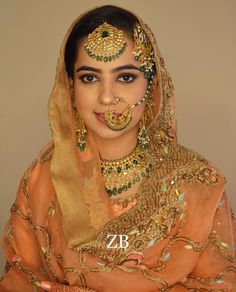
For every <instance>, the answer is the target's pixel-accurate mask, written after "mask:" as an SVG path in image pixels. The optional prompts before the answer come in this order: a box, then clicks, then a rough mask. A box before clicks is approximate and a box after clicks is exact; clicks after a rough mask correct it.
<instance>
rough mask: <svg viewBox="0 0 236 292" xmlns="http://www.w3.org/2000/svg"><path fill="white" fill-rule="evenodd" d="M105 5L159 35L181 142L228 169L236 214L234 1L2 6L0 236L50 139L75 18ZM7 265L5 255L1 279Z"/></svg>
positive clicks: (35, 0) (45, 0)
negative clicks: (60, 68) (64, 47)
mask: <svg viewBox="0 0 236 292" xmlns="http://www.w3.org/2000/svg"><path fill="white" fill-rule="evenodd" d="M103 4H115V5H118V6H122V7H124V8H128V9H130V10H132V11H134V12H135V13H137V14H138V15H140V16H141V17H142V18H143V19H144V20H145V22H147V23H148V24H149V25H150V26H151V27H152V28H153V31H154V32H155V34H156V36H157V41H158V44H159V47H160V49H161V52H162V55H163V56H164V58H165V60H166V63H167V67H168V69H169V72H170V74H171V76H172V78H173V82H174V85H175V92H176V106H177V120H178V132H179V141H180V143H181V144H183V145H185V146H187V147H189V148H192V149H194V150H196V151H197V152H200V153H201V154H203V155H204V156H206V157H207V158H208V159H209V160H210V161H211V162H213V163H214V164H216V165H217V166H218V167H219V168H220V169H221V170H222V172H223V173H224V174H225V176H226V177H227V179H228V183H227V191H228V194H229V197H230V201H231V205H232V207H233V210H236V199H235V197H234V191H235V189H236V180H235V169H236V168H235V167H236V155H235V145H236V131H235V125H236V115H235V110H236V100H235V98H236V95H235V85H236V1H235V0H231V1H230V0H191V1H190V0H172V1H170V0H152V1H148V0H134V1H122V0H117V1H109V2H108V1H95V0H94V1H93V0H90V1H88V0H86V1H85V0H84V1H79V0H69V1H68V0H50V1H49V0H40V1H39V0H20V1H18V0H9V1H8V0H0V32H1V46H0V50H1V52H0V58H1V66H0V70H1V71H0V76H1V84H0V98H1V99H0V131H1V132H0V139H1V152H0V154H1V156H0V159H1V162H0V165H1V175H0V178H1V183H0V187H1V190H0V202H1V203H0V232H2V228H3V226H4V225H5V223H6V220H7V219H8V217H9V208H10V206H11V204H12V203H13V200H14V198H15V194H16V189H17V185H18V182H19V179H20V177H21V176H22V174H23V172H24V170H25V169H26V167H27V166H28V165H29V164H30V162H31V161H32V160H33V159H34V158H35V157H36V155H37V154H38V152H39V150H40V148H41V147H42V146H43V145H44V144H45V143H47V142H48V141H49V139H50V131H49V126H48V118H47V101H48V96H49V94H50V91H51V89H52V85H53V81H54V75H55V67H56V61H57V57H58V54H59V47H60V43H61V41H62V38H63V37H64V34H65V33H66V30H67V29H68V27H69V25H70V23H71V22H72V21H73V19H74V18H75V17H76V16H77V15H79V14H80V13H81V12H83V11H84V10H87V9H89V8H92V7H94V6H96V5H103ZM3 263H4V260H3V256H2V254H0V274H1V270H2V267H3Z"/></svg>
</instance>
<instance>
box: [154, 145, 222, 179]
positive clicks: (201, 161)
mask: <svg viewBox="0 0 236 292" xmlns="http://www.w3.org/2000/svg"><path fill="white" fill-rule="evenodd" d="M154 156H155V160H156V162H157V165H158V166H159V169H161V170H162V172H163V175H164V176H168V177H173V176H175V178H176V179H177V180H179V181H182V182H190V183H192V182H193V181H195V182H199V183H201V184H203V185H217V184H220V185H224V184H225V182H226V179H225V177H224V175H223V174H222V172H221V171H220V169H219V168H218V167H217V166H216V165H215V164H214V163H212V162H210V161H209V160H208V159H207V158H206V157H204V156H203V155H202V154H200V153H198V152H196V151H194V150H192V149H190V148H187V147H185V146H183V145H181V144H179V143H177V142H165V143H162V144H161V147H160V145H159V147H157V148H156V153H154Z"/></svg>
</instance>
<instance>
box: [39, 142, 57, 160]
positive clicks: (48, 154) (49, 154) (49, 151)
mask: <svg viewBox="0 0 236 292" xmlns="http://www.w3.org/2000/svg"><path fill="white" fill-rule="evenodd" d="M53 151H54V144H52V145H51V146H50V147H49V148H48V149H46V150H45V151H44V153H43V154H42V155H41V157H40V159H39V162H40V163H44V162H47V161H50V160H51V159H52V156H53Z"/></svg>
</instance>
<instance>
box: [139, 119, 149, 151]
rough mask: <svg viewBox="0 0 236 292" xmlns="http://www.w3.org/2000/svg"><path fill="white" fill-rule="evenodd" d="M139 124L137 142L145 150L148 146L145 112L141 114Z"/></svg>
mask: <svg viewBox="0 0 236 292" xmlns="http://www.w3.org/2000/svg"><path fill="white" fill-rule="evenodd" d="M139 125H140V128H139V133H138V144H139V145H140V147H141V148H142V149H143V150H146V149H148V147H149V142H150V138H149V137H148V134H147V130H146V127H145V114H143V116H142V119H141V121H140V124H139Z"/></svg>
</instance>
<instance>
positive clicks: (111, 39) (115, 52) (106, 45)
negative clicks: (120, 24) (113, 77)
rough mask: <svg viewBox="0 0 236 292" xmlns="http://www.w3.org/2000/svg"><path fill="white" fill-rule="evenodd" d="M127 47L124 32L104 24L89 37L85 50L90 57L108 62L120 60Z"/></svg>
mask: <svg viewBox="0 0 236 292" xmlns="http://www.w3.org/2000/svg"><path fill="white" fill-rule="evenodd" d="M126 46H127V43H126V42H125V41H124V33H123V31H122V30H118V29H117V28H116V27H114V26H112V25H110V24H108V23H106V22H104V23H103V24H101V25H100V26H99V27H97V28H96V29H95V30H94V31H93V32H92V33H90V34H89V35H88V40H87V43H86V44H85V45H84V48H85V51H86V52H87V54H88V55H89V56H90V57H92V58H94V59H96V60H97V61H103V62H108V61H112V60H115V59H117V58H119V57H120V56H121V55H122V54H123V53H124V51H125V48H126Z"/></svg>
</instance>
